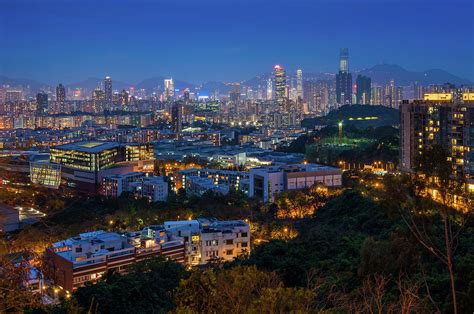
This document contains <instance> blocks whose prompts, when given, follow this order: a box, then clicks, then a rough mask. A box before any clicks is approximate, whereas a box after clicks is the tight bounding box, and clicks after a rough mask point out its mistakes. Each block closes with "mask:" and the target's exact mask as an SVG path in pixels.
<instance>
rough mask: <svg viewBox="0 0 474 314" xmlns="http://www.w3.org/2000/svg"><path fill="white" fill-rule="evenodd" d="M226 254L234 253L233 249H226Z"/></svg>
mask: <svg viewBox="0 0 474 314" xmlns="http://www.w3.org/2000/svg"><path fill="white" fill-rule="evenodd" d="M226 254H227V255H234V250H227V251H226Z"/></svg>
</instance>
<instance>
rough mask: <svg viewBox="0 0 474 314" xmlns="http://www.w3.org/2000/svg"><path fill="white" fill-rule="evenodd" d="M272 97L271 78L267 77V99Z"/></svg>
mask: <svg viewBox="0 0 474 314" xmlns="http://www.w3.org/2000/svg"><path fill="white" fill-rule="evenodd" d="M272 99H273V83H272V78H271V77H269V78H268V80H267V100H272Z"/></svg>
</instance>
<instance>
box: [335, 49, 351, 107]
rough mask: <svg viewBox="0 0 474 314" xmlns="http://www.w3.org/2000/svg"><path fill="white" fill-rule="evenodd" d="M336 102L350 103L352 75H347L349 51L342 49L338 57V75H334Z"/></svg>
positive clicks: (339, 103) (341, 103)
mask: <svg viewBox="0 0 474 314" xmlns="http://www.w3.org/2000/svg"><path fill="white" fill-rule="evenodd" d="M336 102H337V104H338V105H345V104H351V103H352V75H351V74H350V73H349V49H347V48H342V49H341V51H340V56H339V73H337V74H336Z"/></svg>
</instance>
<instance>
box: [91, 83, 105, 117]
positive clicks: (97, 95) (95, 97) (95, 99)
mask: <svg viewBox="0 0 474 314" xmlns="http://www.w3.org/2000/svg"><path fill="white" fill-rule="evenodd" d="M104 102H105V93H104V91H103V90H101V89H100V88H99V87H97V88H96V89H95V90H94V91H93V92H92V106H93V108H92V111H93V112H102V111H103V110H104Z"/></svg>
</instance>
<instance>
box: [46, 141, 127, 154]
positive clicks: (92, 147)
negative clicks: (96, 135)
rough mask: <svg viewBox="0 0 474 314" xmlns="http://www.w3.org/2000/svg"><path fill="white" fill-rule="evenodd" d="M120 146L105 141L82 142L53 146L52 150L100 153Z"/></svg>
mask: <svg viewBox="0 0 474 314" xmlns="http://www.w3.org/2000/svg"><path fill="white" fill-rule="evenodd" d="M117 146H120V144H119V143H117V142H105V141H82V142H74V143H68V144H63V145H58V146H54V147H53V148H56V149H62V150H75V151H78V152H84V153H92V154H94V153H100V152H101V151H104V150H107V149H111V148H115V147H117Z"/></svg>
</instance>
